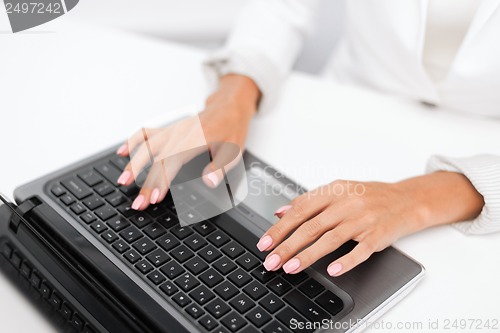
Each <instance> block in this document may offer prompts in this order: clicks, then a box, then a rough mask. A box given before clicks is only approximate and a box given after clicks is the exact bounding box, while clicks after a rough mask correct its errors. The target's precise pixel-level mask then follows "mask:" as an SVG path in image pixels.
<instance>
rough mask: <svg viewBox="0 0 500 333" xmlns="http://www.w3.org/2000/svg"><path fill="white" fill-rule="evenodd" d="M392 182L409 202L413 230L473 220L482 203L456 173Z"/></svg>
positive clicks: (470, 187)
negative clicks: (411, 210)
mask: <svg viewBox="0 0 500 333" xmlns="http://www.w3.org/2000/svg"><path fill="white" fill-rule="evenodd" d="M396 185H397V186H398V187H400V188H401V189H402V193H405V195H408V196H410V198H408V199H409V200H410V201H411V202H413V205H414V209H415V211H414V216H415V224H414V228H415V229H414V231H418V230H422V229H425V228H429V227H432V226H435V225H441V224H449V223H453V222H460V221H467V220H471V219H474V218H475V217H477V216H478V215H479V214H480V213H481V210H482V208H483V206H484V198H483V196H482V195H481V194H480V193H479V192H478V191H477V190H476V189H475V188H474V186H473V185H472V184H471V182H470V181H469V179H467V177H465V176H464V175H463V174H460V173H456V172H445V171H440V172H435V173H431V174H427V175H424V176H419V177H415V178H411V179H407V180H404V181H402V182H400V183H398V184H396Z"/></svg>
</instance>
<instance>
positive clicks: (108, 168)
mask: <svg viewBox="0 0 500 333" xmlns="http://www.w3.org/2000/svg"><path fill="white" fill-rule="evenodd" d="M95 170H97V172H98V173H100V174H101V175H102V176H103V177H104V178H106V179H107V180H108V181H109V182H110V183H111V184H113V185H114V186H118V183H117V180H118V177H120V175H121V173H122V172H121V170H119V169H118V168H116V167H115V166H113V165H111V164H110V163H107V162H106V163H102V164H100V165H98V166H96V167H95Z"/></svg>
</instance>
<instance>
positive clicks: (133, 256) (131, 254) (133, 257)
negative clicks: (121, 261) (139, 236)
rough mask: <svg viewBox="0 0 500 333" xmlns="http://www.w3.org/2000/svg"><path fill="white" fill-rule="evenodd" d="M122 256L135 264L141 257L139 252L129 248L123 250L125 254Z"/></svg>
mask: <svg viewBox="0 0 500 333" xmlns="http://www.w3.org/2000/svg"><path fill="white" fill-rule="evenodd" d="M123 256H124V257H125V259H127V260H128V262H130V263H131V264H135V263H136V262H137V261H139V260H140V259H141V256H140V255H139V253H137V251H135V250H129V251H127V252H125V254H124V255H123Z"/></svg>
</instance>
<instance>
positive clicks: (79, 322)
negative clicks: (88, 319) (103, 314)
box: [71, 313, 85, 332]
mask: <svg viewBox="0 0 500 333" xmlns="http://www.w3.org/2000/svg"><path fill="white" fill-rule="evenodd" d="M84 323H85V322H84V321H83V319H82V318H81V317H80V316H79V315H77V314H76V313H75V314H74V315H73V319H71V325H73V327H74V328H75V329H76V331H77V332H80V331H81V330H82V329H83V325H84Z"/></svg>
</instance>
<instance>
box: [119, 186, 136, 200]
mask: <svg viewBox="0 0 500 333" xmlns="http://www.w3.org/2000/svg"><path fill="white" fill-rule="evenodd" d="M139 191H140V188H139V186H137V185H136V184H135V183H132V184H130V185H129V186H120V192H122V193H123V194H125V196H127V197H129V198H132V197H133V196H135V195H136V194H138V193H139Z"/></svg>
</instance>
